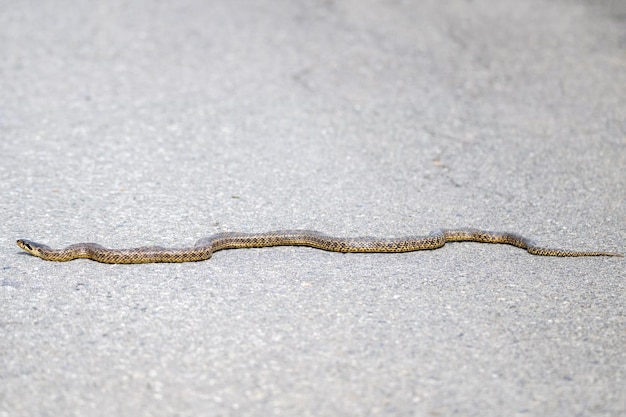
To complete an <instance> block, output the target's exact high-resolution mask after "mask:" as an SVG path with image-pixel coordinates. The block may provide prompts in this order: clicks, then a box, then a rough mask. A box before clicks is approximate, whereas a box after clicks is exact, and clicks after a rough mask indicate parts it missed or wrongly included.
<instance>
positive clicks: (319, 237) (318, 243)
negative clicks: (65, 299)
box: [17, 228, 623, 264]
mask: <svg viewBox="0 0 626 417" xmlns="http://www.w3.org/2000/svg"><path fill="white" fill-rule="evenodd" d="M463 241H469V242H483V243H501V244H507V245H512V246H516V247H518V248H522V249H526V251H528V253H530V254H532V255H540V256H561V257H563V256H619V257H623V255H621V254H619V253H614V252H602V251H573V250H565V249H552V248H545V247H541V246H537V245H535V244H534V243H533V242H532V241H531V240H530V239H527V238H525V237H523V236H520V235H518V234H515V233H508V232H491V231H486V230H479V229H466V228H463V229H442V230H437V231H435V232H432V233H430V234H428V235H426V236H406V237H399V238H377V237H370V236H363V237H348V238H343V237H335V236H330V235H326V234H323V233H321V232H318V231H315V230H277V231H273V232H263V233H240V232H222V233H216V234H213V235H211V236H209V237H206V238H202V239H200V240H198V241H197V242H196V243H195V245H194V246H193V247H182V248H165V247H161V246H143V247H137V248H130V249H109V248H105V247H104V246H101V245H99V244H97V243H77V244H74V245H70V246H67V247H66V248H64V249H52V248H51V247H49V246H47V245H44V244H41V243H36V242H33V241H30V240H26V239H19V240H18V241H17V246H19V247H20V248H22V249H23V250H25V251H26V252H28V253H30V254H31V255H34V256H37V257H39V258H41V259H45V260H47V261H59V262H65V261H71V260H73V259H80V258H84V259H91V260H93V261H98V262H102V263H108V264H142V263H157V262H196V261H204V260H207V259H209V258H210V257H211V255H213V253H214V252H217V251H220V250H223V249H239V248H263V247H269V246H308V247H311V248H317V249H322V250H326V251H331V252H342V253H400V252H412V251H419V250H429V249H438V248H441V247H442V246H444V245H445V244H446V243H447V242H463Z"/></svg>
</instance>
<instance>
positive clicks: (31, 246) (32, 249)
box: [16, 239, 42, 257]
mask: <svg viewBox="0 0 626 417" xmlns="http://www.w3.org/2000/svg"><path fill="white" fill-rule="evenodd" d="M16 243H17V246H19V247H20V248H22V249H24V250H25V251H26V252H28V253H30V254H31V255H34V256H38V257H41V252H40V250H41V247H42V245H40V244H39V243H35V242H32V241H30V240H26V239H18V240H17V242H16Z"/></svg>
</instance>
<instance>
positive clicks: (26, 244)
mask: <svg viewBox="0 0 626 417" xmlns="http://www.w3.org/2000/svg"><path fill="white" fill-rule="evenodd" d="M19 243H21V244H22V246H24V248H26V249H28V250H33V247H32V246H30V244H29V243H28V242H27V241H25V240H20V241H19Z"/></svg>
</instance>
